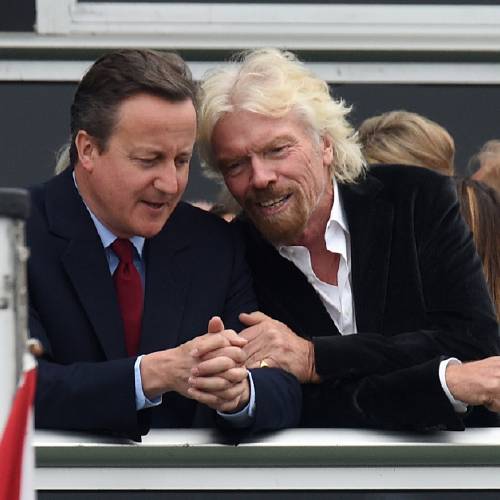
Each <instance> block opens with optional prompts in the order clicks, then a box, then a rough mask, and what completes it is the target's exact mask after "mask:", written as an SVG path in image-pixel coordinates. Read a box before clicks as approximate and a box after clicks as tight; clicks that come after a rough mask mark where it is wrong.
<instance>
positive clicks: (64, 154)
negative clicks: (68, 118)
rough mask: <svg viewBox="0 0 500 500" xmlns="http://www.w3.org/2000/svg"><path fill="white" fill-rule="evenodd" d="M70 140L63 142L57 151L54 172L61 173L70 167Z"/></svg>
mask: <svg viewBox="0 0 500 500" xmlns="http://www.w3.org/2000/svg"><path fill="white" fill-rule="evenodd" d="M69 164H70V160H69V142H67V143H66V144H63V145H62V146H61V147H60V148H59V149H58V150H57V152H56V166H55V167H54V174H55V175H57V174H60V173H61V172H62V171H63V170H66V169H67V168H68V167H69Z"/></svg>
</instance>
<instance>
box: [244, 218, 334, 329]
mask: <svg viewBox="0 0 500 500" xmlns="http://www.w3.org/2000/svg"><path fill="white" fill-rule="evenodd" d="M238 223H239V224H241V225H242V227H243V230H244V232H245V234H246V240H247V257H248V260H249V264H250V266H251V268H252V271H253V273H254V282H255V287H256V291H257V296H258V299H259V302H260V305H261V307H262V309H263V310H264V312H267V313H268V314H270V315H271V316H273V315H275V316H276V317H279V318H281V319H282V321H284V322H285V323H286V324H287V325H288V326H289V327H290V328H291V329H292V330H293V331H295V332H296V333H298V334H299V335H302V336H304V337H311V336H316V335H331V334H332V333H334V334H335V333H337V334H338V331H337V329H336V327H335V326H334V325H333V323H332V320H331V318H330V315H329V314H328V312H327V310H326V309H325V307H324V305H323V303H322V302H321V300H320V298H319V296H318V294H317V293H316V292H315V291H314V289H313V288H312V287H311V285H310V284H309V282H308V281H307V278H306V276H305V275H304V274H302V272H301V271H300V270H299V269H298V268H297V267H296V266H295V265H294V264H293V263H292V262H290V261H289V260H287V259H285V258H284V257H281V255H280V254H279V252H278V251H277V250H276V249H275V248H274V247H273V246H272V245H271V244H270V243H268V242H267V241H266V240H264V238H262V236H260V234H259V233H258V231H257V229H255V227H254V226H253V224H251V223H249V222H247V221H246V220H241V221H240V222H238ZM297 299H299V300H297ZM332 325H333V326H334V329H335V330H334V331H333V332H332Z"/></svg>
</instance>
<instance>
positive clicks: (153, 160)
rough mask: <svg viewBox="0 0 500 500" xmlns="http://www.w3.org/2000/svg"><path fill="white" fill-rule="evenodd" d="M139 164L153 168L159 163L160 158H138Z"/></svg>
mask: <svg viewBox="0 0 500 500" xmlns="http://www.w3.org/2000/svg"><path fill="white" fill-rule="evenodd" d="M136 160H137V162H139V163H140V164H141V165H143V166H145V167H152V166H153V165H155V164H156V162H157V161H158V158H156V157H155V158H136Z"/></svg>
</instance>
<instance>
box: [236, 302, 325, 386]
mask: <svg viewBox="0 0 500 500" xmlns="http://www.w3.org/2000/svg"><path fill="white" fill-rule="evenodd" d="M239 318H240V321H241V322H242V323H243V324H244V325H245V326H247V328H246V329H245V330H243V331H242V332H241V333H240V337H243V338H244V339H246V340H248V343H247V344H246V345H245V346H243V350H244V351H245V352H246V354H247V356H248V359H247V361H246V366H247V367H248V368H258V367H259V366H261V363H262V362H263V361H264V362H265V365H266V366H269V367H272V368H282V369H283V370H285V371H287V372H289V373H291V374H292V375H295V376H296V377H297V379H298V380H299V382H301V383H313V382H314V383H317V382H319V381H320V379H319V376H318V374H317V373H316V369H315V361H314V346H313V344H312V342H310V341H309V340H306V339H304V338H302V337H299V336H298V335H296V334H295V333H294V332H293V331H292V330H291V329H290V328H288V326H286V325H285V324H284V323H281V322H280V321H277V320H275V319H272V318H270V317H269V316H266V315H265V314H264V313H262V312H260V311H256V312H253V313H251V314H246V313H242V314H240V316H239Z"/></svg>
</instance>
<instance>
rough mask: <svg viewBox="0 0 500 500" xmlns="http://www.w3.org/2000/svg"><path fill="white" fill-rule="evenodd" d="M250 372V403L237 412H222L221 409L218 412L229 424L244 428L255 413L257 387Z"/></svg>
mask: <svg viewBox="0 0 500 500" xmlns="http://www.w3.org/2000/svg"><path fill="white" fill-rule="evenodd" d="M247 373H248V384H249V385H250V397H249V399H248V404H247V405H246V406H245V408H243V409H242V410H240V411H239V412H237V413H222V412H220V411H218V412H217V414H218V415H219V416H220V417H221V418H223V419H224V420H225V421H226V422H227V423H228V424H230V425H231V426H233V427H237V428H242V427H248V426H249V425H250V424H251V423H252V421H253V417H254V415H255V387H254V385H253V379H252V374H251V373H250V372H249V371H247Z"/></svg>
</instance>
